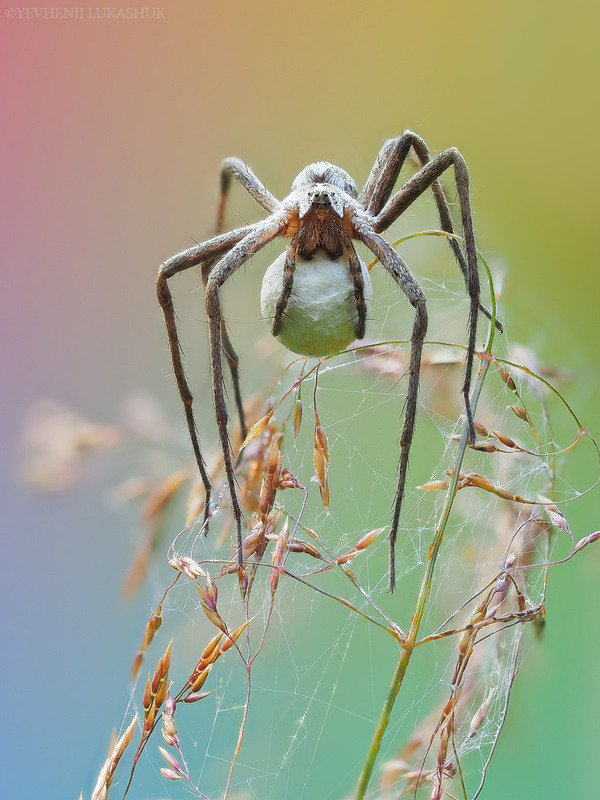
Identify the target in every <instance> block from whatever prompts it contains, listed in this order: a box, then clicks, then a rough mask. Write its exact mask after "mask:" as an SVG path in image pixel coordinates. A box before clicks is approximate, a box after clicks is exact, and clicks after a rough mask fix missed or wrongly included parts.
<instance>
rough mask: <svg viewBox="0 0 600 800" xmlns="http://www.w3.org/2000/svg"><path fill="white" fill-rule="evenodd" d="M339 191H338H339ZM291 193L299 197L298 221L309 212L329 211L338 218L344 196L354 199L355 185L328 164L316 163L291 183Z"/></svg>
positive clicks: (338, 169)
mask: <svg viewBox="0 0 600 800" xmlns="http://www.w3.org/2000/svg"><path fill="white" fill-rule="evenodd" d="M340 189H341V191H338V190H340ZM292 192H298V193H299V194H300V195H301V196H300V219H302V217H304V216H305V215H306V214H307V213H308V211H309V210H311V209H313V210H317V211H318V210H321V211H327V210H329V209H331V210H332V211H334V212H335V213H336V214H337V215H338V217H343V216H344V205H345V202H344V194H348V195H350V197H353V198H355V197H356V195H357V193H356V184H355V183H354V181H353V180H352V178H351V177H350V175H348V173H347V172H346V171H345V170H343V169H341V167H336V166H335V164H330V163H329V162H328V161H317V162H315V163H314V164H309V165H308V166H307V167H304V169H303V170H302V172H301V173H300V174H299V175H298V176H297V177H296V179H295V180H294V182H293V183H292Z"/></svg>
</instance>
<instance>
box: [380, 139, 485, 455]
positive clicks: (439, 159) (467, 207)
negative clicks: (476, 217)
mask: <svg viewBox="0 0 600 800" xmlns="http://www.w3.org/2000/svg"><path fill="white" fill-rule="evenodd" d="M451 166H453V167H454V177H455V182H456V189H457V192H458V200H459V204H460V212H461V220H462V228H463V234H464V239H465V251H466V256H467V258H466V274H465V282H466V286H467V292H468V295H469V299H470V308H469V321H468V331H469V333H468V340H467V356H466V359H465V377H464V381H463V385H462V394H463V397H464V400H465V412H466V416H467V425H468V429H469V442H470V443H471V444H473V443H474V442H475V425H474V422H473V411H472V409H471V399H470V389H471V376H472V372H473V359H474V356H475V345H476V339H477V317H478V312H479V308H480V302H479V299H480V286H479V272H478V267H477V250H476V248H475V234H474V231H473V220H472V216H471V201H470V199H469V171H468V169H467V165H466V163H465V160H464V158H463V157H462V156H461V154H460V153H459V151H458V150H457V149H456V148H455V147H451V148H449V149H448V150H444V151H442V152H441V153H439V155H437V156H435V157H434V158H432V159H431V160H430V161H428V162H427V163H426V164H425V166H423V167H422V169H420V170H419V171H418V172H417V173H416V174H415V175H413V177H412V178H410V180H408V181H407V182H406V183H405V184H404V186H403V187H402V188H401V189H400V191H399V192H397V193H396V194H395V195H394V196H393V197H392V199H391V200H389V201H388V202H387V203H386V204H385V206H384V207H383V209H382V210H381V211H380V212H379V214H377V216H376V217H375V218H374V220H373V229H374V230H375V231H376V232H378V233H380V232H381V231H385V230H387V228H389V226H390V225H391V224H392V222H394V221H395V220H396V219H398V217H399V216H400V215H401V214H402V213H403V212H404V211H406V209H407V208H408V207H409V206H410V205H412V203H414V201H415V200H416V199H417V198H418V197H420V196H421V195H422V194H423V192H425V191H427V189H429V188H430V187H431V186H432V185H434V184H436V183H437V181H438V179H439V178H440V176H441V175H442V174H443V173H444V172H445V171H446V170H447V169H448V168H449V167H451Z"/></svg>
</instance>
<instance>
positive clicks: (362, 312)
mask: <svg viewBox="0 0 600 800" xmlns="http://www.w3.org/2000/svg"><path fill="white" fill-rule="evenodd" d="M344 250H345V256H346V258H347V259H348V270H349V272H350V277H351V278H352V283H353V284H354V304H355V305H356V325H355V326H354V332H355V334H356V338H357V339H364V336H365V331H366V327H367V303H366V301H365V279H364V277H363V273H362V269H361V264H360V259H359V257H358V256H357V254H356V250H355V249H354V245H353V244H352V240H351V239H350V237H349V236H347V235H345V236H344Z"/></svg>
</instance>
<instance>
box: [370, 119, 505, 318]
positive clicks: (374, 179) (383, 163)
mask: <svg viewBox="0 0 600 800" xmlns="http://www.w3.org/2000/svg"><path fill="white" fill-rule="evenodd" d="M411 147H412V149H413V150H414V152H415V154H416V156H417V158H418V159H419V163H420V164H421V167H424V166H425V164H427V163H428V162H429V161H430V160H431V156H430V153H429V148H428V147H427V144H426V143H425V141H424V140H423V139H422V138H421V137H420V136H419V135H418V134H416V133H413V131H404V133H403V134H402V136H399V137H397V138H395V139H389V140H388V141H387V142H385V144H384V145H383V147H382V148H381V150H380V152H379V154H378V156H377V158H376V160H375V164H374V165H373V168H372V169H371V173H370V175H369V177H368V179H367V182H366V183H365V185H364V187H363V189H362V191H361V193H360V196H359V201H361V202H362V205H363V206H364V208H365V209H366V210H367V211H368V212H369V213H370V214H373V215H374V216H376V215H377V214H379V213H380V212H381V210H382V209H383V207H384V205H385V204H386V203H387V202H388V200H389V198H390V195H391V193H392V190H393V188H394V185H395V183H396V181H397V180H398V176H399V174H400V171H401V169H402V167H403V166H404V162H405V161H406V158H407V156H408V153H409V152H410V149H411ZM431 191H432V192H433V196H434V199H435V204H436V206H437V211H438V217H439V220H440V228H441V229H442V230H443V231H445V232H446V233H450V234H452V233H454V225H453V221H452V215H451V214H450V207H449V204H448V199H447V197H446V194H445V192H444V189H443V187H442V185H441V183H440V182H439V181H437V180H436V181H433V182H432V183H431ZM400 213H401V212H400ZM398 216H399V214H398ZM396 219H397V216H396V217H393V218H392V219H390V220H389V222H388V223H387V225H386V226H385V228H383V229H382V230H385V229H386V228H387V227H389V225H391V224H392V222H395V220H396ZM378 230H379V229H378ZM448 244H449V246H450V249H451V250H452V253H453V255H454V258H455V259H456V261H457V263H458V266H459V267H460V271H461V272H462V275H463V278H464V280H465V286H466V288H467V291H468V286H469V285H468V281H469V268H468V265H467V261H466V259H465V256H464V253H463V251H462V249H461V247H460V244H459V242H457V241H456V239H453V238H448ZM479 311H481V313H482V314H484V315H485V316H486V317H487V318H488V319H490V320H491V318H492V315H491V313H490V312H489V311H488V309H487V308H486V307H485V306H484V305H482V304H481V303H479ZM495 324H496V328H497V329H498V330H499V331H500V332H502V331H503V326H502V323H501V322H500V320H496V323H495Z"/></svg>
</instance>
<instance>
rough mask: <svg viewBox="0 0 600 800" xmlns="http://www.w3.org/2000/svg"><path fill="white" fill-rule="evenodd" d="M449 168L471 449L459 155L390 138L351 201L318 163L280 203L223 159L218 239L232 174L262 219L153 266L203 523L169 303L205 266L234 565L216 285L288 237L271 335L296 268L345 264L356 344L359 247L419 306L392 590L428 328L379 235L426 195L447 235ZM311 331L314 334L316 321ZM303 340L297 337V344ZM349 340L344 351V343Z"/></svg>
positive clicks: (468, 223) (472, 330)
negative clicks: (182, 276)
mask: <svg viewBox="0 0 600 800" xmlns="http://www.w3.org/2000/svg"><path fill="white" fill-rule="evenodd" d="M411 148H412V149H413V150H414V152H415V154H416V156H417V158H418V160H419V162H420V164H421V168H420V169H419V170H418V171H417V172H416V173H415V174H414V175H413V176H412V177H411V178H410V179H409V180H408V181H407V182H406V183H405V184H404V185H403V186H402V187H401V188H400V189H399V190H398V191H397V192H396V193H395V194H393V195H392V192H393V189H394V186H395V184H396V181H397V179H398V175H399V173H400V170H401V169H402V166H403V164H404V162H405V160H406V158H407V156H408V154H409V152H410V150H411ZM451 166H452V167H453V168H454V177H455V183H456V190H457V195H458V201H459V206H460V214H461V223H462V229H463V236H464V242H465V246H464V251H463V249H462V248H461V246H460V245H459V243H458V241H457V240H456V239H452V238H449V239H448V241H449V243H450V247H451V248H452V251H453V253H454V256H455V258H456V261H457V263H458V266H459V268H460V270H461V272H462V274H463V277H464V280H465V286H466V290H467V294H468V297H469V299H470V310H469V318H468V338H467V350H466V358H465V375H464V381H463V385H462V393H463V395H464V402H465V409H466V418H467V425H468V428H469V439H470V441H471V443H472V442H474V440H475V428H474V424H473V414H472V411H471V404H470V400H469V390H470V386H471V374H472V370H473V358H474V352H475V341H476V334H477V317H478V313H479V311H480V310H481V311H482V312H483V313H484V314H485V315H486V316H487V317H488V318H489V317H490V314H489V312H488V311H487V309H485V308H484V307H483V306H482V305H481V304H480V301H479V295H480V288H479V274H478V270H477V253H476V249H475V237H474V233H473V223H472V218H471V205H470V200H469V173H468V170H467V166H466V163H465V161H464V159H463V157H462V156H461V154H460V153H459V151H458V150H456V148H449V149H447V150H444V151H442V152H441V153H439V154H438V155H437V156H435V157H433V158H431V157H430V155H429V151H428V149H427V146H426V144H425V142H424V141H423V140H422V139H421V138H420V137H419V136H417V135H416V134H415V133H412V132H410V131H405V132H404V133H403V134H402V136H400V137H398V138H396V139H390V140H389V141H387V142H386V143H385V144H384V146H383V148H382V149H381V151H380V153H379V155H378V157H377V159H376V161H375V164H374V165H373V168H372V169H371V173H370V175H369V177H368V179H367V182H366V183H365V185H364V187H363V189H362V190H361V192H360V193H359V192H357V190H356V185H355V183H354V181H353V180H352V178H351V177H350V176H349V175H348V173H347V172H345V171H344V170H343V169H341V168H340V167H337V166H335V165H334V164H330V163H328V162H326V161H318V162H316V163H315V164H310V165H309V166H307V167H305V168H304V169H303V170H302V172H301V173H300V174H299V175H298V177H297V178H296V179H295V180H294V182H293V184H292V190H291V193H290V194H289V195H288V196H287V197H286V198H285V199H284V200H282V201H279V200H277V199H276V198H275V197H274V196H273V195H272V194H271V193H270V192H269V191H268V190H267V189H266V188H265V187H264V186H263V185H262V183H261V182H260V181H259V180H258V178H257V177H256V176H255V175H254V173H253V172H252V170H251V169H250V168H249V167H248V166H246V165H245V164H244V163H243V162H242V161H240V160H239V159H237V158H228V159H225V161H224V162H223V165H222V171H221V203H220V206H219V213H218V230H221V229H222V224H223V218H224V215H225V206H226V200H227V195H228V191H229V187H230V183H231V178H232V177H233V178H235V179H236V180H238V181H239V182H240V183H241V184H242V186H244V188H245V189H246V190H247V191H248V192H249V193H250V194H251V195H252V197H253V198H254V199H255V200H256V201H257V202H258V203H259V204H260V205H261V206H262V207H263V208H264V209H265V210H266V211H267V212H268V216H267V218H266V219H264V220H262V221H260V222H257V223H255V224H253V225H248V226H246V227H243V228H238V229H237V230H234V231H230V232H228V233H221V234H219V235H217V236H215V237H214V238H212V239H209V240H208V241H207V242H204V243H202V244H199V245H197V246H195V247H192V248H190V249H189V250H185V251H183V252H182V253H179V254H177V255H175V256H173V257H172V258H170V259H169V260H168V261H166V262H165V263H164V264H163V265H162V266H161V267H160V270H159V273H158V280H157V294H158V299H159V302H160V305H161V307H162V310H163V313H164V317H165V323H166V327H167V333H168V338H169V347H170V351H171V358H172V361H173V368H174V373H175V379H176V381H177V386H178V389H179V393H180V395H181V399H182V401H183V405H184V409H185V415H186V420H187V425H188V429H189V433H190V438H191V441H192V447H193V450H194V455H195V457H196V461H197V464H198V468H199V470H200V475H201V477H202V481H203V483H204V487H205V490H206V502H205V520H206V521H207V520H208V518H209V515H210V499H211V492H212V487H211V483H210V479H209V477H208V474H207V470H206V465H205V462H204V459H203V456H202V449H201V447H200V442H199V438H198V432H197V429H196V424H195V420H194V414H193V411H192V403H193V397H192V393H191V391H190V388H189V385H188V381H187V378H186V375H185V371H184V367H183V362H182V352H181V346H180V342H179V336H178V332H177V327H176V322H175V311H174V307H173V300H172V296H171V292H170V290H169V286H168V281H169V279H170V278H171V277H173V275H176V274H177V273H178V272H182V271H184V270H186V269H189V268H190V267H194V266H198V265H199V266H200V267H201V271H202V280H203V283H204V286H205V298H206V313H207V317H208V325H209V338H210V359H211V371H212V389H213V402H214V409H215V415H216V421H217V427H218V430H219V437H220V441H221V447H222V451H223V459H224V464H225V471H226V476H227V482H228V485H229V490H230V493H231V502H232V507H233V513H234V516H235V520H236V528H237V546H238V559H239V563H240V567H242V566H243V561H242V510H241V507H240V504H239V499H238V492H237V488H236V481H235V469H234V457H233V456H232V452H231V445H230V441H229V434H228V430H227V422H228V414H227V407H226V403H225V384H224V373H223V359H222V356H223V354H225V358H226V360H227V363H228V366H229V370H230V373H231V378H232V383H233V388H234V394H235V400H236V406H237V410H238V415H239V418H240V423H241V426H242V432H243V435H244V436H245V427H246V426H245V423H244V413H243V409H242V398H241V392H240V387H239V373H238V366H239V365H238V358H237V355H236V353H235V350H234V349H233V346H232V344H231V341H230V339H229V336H228V333H227V330H226V326H225V322H224V319H223V315H222V312H221V302H220V295H219V290H220V288H221V286H222V285H223V284H224V283H225V281H226V280H227V279H228V278H229V277H230V276H231V275H232V274H233V273H234V272H235V271H236V270H237V269H238V268H239V267H241V266H242V264H244V263H245V262H246V261H247V260H248V259H249V258H250V257H251V256H253V255H254V254H255V253H257V252H258V251H259V250H260V249H261V248H262V247H264V246H265V245H266V244H267V243H268V242H270V241H272V240H273V239H276V238H277V237H285V238H287V239H288V240H289V244H288V246H287V250H286V252H285V255H284V256H282V259H281V260H282V261H283V263H282V264H281V265H280V278H279V283H278V289H277V293H278V295H279V296H278V297H277V298H276V299H275V301H274V302H273V303H272V328H271V330H272V333H273V335H274V336H278V337H279V338H280V339H281V340H282V341H284V342H285V338H284V336H283V332H284V329H285V327H286V326H291V325H293V324H294V323H293V318H292V317H291V315H287V314H286V309H288V307H289V305H290V304H291V303H293V302H294V300H293V289H294V276H295V272H296V266H297V265H300V264H301V263H303V262H312V263H313V264H314V267H315V269H321V268H322V269H324V270H327V269H328V267H329V266H330V265H332V264H340V265H342V268H343V270H344V272H346V271H347V275H348V279H347V280H348V285H349V287H350V302H351V305H352V307H353V309H354V313H353V314H351V315H350V316H351V319H350V320H349V322H350V329H351V335H350V339H349V341H351V340H352V339H354V338H356V339H362V338H363V337H364V335H365V327H366V319H367V300H368V298H367V297H366V295H367V293H368V291H369V290H370V287H368V288H367V287H366V281H365V273H366V270H365V269H364V265H363V264H362V262H361V260H360V259H359V258H358V256H357V254H356V250H355V247H354V243H355V242H361V243H362V244H363V245H365V246H366V247H367V248H368V249H369V250H370V251H371V252H372V253H373V254H374V255H375V256H376V258H377V259H378V261H379V263H380V264H381V266H382V267H383V268H384V269H385V270H387V272H388V273H389V274H390V275H391V277H392V278H393V279H394V281H395V282H396V283H397V284H398V286H399V287H400V289H401V290H402V291H403V292H404V294H405V295H406V296H407V298H408V300H409V301H410V303H411V304H412V306H413V307H414V309H415V319H414V323H413V328H412V335H411V346H410V362H409V369H408V387H407V391H406V402H405V405H404V418H403V423H402V429H401V433H400V457H399V465H398V481H397V488H396V494H395V499H394V508H393V513H392V522H391V527H390V536H389V541H390V572H389V580H390V589H392V590H393V588H394V583H395V561H394V547H395V542H396V535H397V531H398V521H399V517H400V511H401V507H402V500H403V497H404V489H405V484H406V473H407V468H408V457H409V453H410V446H411V442H412V438H413V432H414V427H415V415H416V409H417V400H418V389H419V375H420V368H421V351H422V348H423V341H424V338H425V333H426V331H427V308H426V301H425V295H424V294H423V291H422V289H421V287H420V286H419V284H418V282H417V280H416V279H415V277H414V276H413V274H412V273H411V271H410V270H409V268H408V267H407V266H406V264H405V263H404V261H403V260H402V259H401V258H400V256H399V255H398V253H397V252H396V251H395V250H394V248H393V247H392V246H391V245H390V244H389V243H388V242H387V241H386V240H385V239H384V238H383V237H382V235H381V234H382V233H383V232H384V231H385V230H387V228H389V226H390V225H391V224H392V223H393V222H394V221H395V220H396V219H398V217H399V216H400V215H401V214H402V213H403V212H404V211H405V210H406V209H407V208H408V207H409V206H410V205H411V204H412V203H413V202H414V201H415V200H416V199H417V198H418V197H419V196H420V195H421V194H423V193H424V192H425V191H427V190H428V189H431V190H432V192H433V195H434V198H435V202H436V205H437V210H438V215H439V219H440V226H441V228H442V230H444V231H446V232H448V233H452V232H453V222H452V217H451V215H450V210H449V207H448V201H447V199H446V197H445V194H444V191H443V189H442V186H441V184H440V183H439V178H440V176H441V175H442V173H444V172H445V171H446V170H447V169H448V168H449V167H451ZM324 274H327V275H328V274H329V273H328V272H325V273H324ZM331 274H332V275H333V274H335V273H331ZM298 309H300V312H301V313H302V306H301V305H299V306H297V307H296V308H295V311H294V316H295V317H297V315H298ZM299 324H302V322H301V321H300V323H299ZM315 324H317V325H318V322H317V323H315ZM499 327H500V326H499ZM317 333H318V332H317ZM292 338H293V337H292ZM309 338H310V337H309ZM342 339H343V337H342ZM294 341H296V340H294ZM301 341H303V340H302V339H301ZM349 341H347V342H346V343H349ZM311 342H312V343H311V344H310V345H308V344H300V345H296V346H292V349H295V350H296V352H302V348H304V349H305V351H306V352H304V354H305V355H328V354H330V353H331V352H333V351H334V350H335V348H336V346H337V343H338V338H336V336H335V335H333V337H331V338H329V337H328V336H317V342H316V344H315V343H314V341H312V340H311ZM343 346H345V345H342V347H343ZM332 348H333V350H332ZM338 349H339V348H338ZM319 351H320V352H319Z"/></svg>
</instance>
